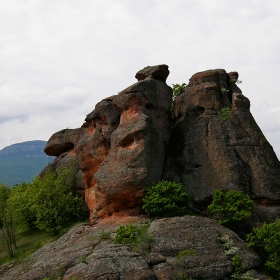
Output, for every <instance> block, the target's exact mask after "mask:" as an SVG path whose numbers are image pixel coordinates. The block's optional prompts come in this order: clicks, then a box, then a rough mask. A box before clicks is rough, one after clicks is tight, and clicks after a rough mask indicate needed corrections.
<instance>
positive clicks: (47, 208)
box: [8, 169, 88, 235]
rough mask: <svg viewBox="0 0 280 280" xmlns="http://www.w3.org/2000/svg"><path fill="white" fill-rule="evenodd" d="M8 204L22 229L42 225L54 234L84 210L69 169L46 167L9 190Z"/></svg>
mask: <svg viewBox="0 0 280 280" xmlns="http://www.w3.org/2000/svg"><path fill="white" fill-rule="evenodd" d="M8 204H9V205H10V207H11V208H12V209H13V212H14V213H15V216H16V217H17V221H16V222H17V224H18V225H19V226H20V227H21V228H22V229H26V228H27V229H35V228H37V229H43V230H46V231H48V232H50V233H52V234H54V235H56V234H57V233H58V232H59V230H60V229H61V228H62V227H64V226H66V225H67V223H70V222H71V223H73V222H76V221H80V220H84V219H85V218H86V217H87V216H88V210H87V207H86V204H85V202H84V200H83V199H82V197H81V196H80V195H78V194H77V193H76V191H75V185H74V177H73V172H72V171H71V170H70V169H60V170H51V169H50V170H49V171H48V172H47V173H46V174H45V176H44V177H43V178H40V177H36V178H34V180H33V181H32V182H31V183H29V184H26V183H22V184H21V185H19V186H16V187H14V188H13V189H12V190H11V195H10V197H9V201H8Z"/></svg>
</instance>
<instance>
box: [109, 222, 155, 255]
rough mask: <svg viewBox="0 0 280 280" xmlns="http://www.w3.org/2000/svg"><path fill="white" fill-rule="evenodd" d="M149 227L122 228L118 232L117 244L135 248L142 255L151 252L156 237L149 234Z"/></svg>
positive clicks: (129, 226)
mask: <svg viewBox="0 0 280 280" xmlns="http://www.w3.org/2000/svg"><path fill="white" fill-rule="evenodd" d="M148 229H149V225H144V226H136V225H128V226H120V227H119V228H118V229H117V231H116V237H115V240H114V243H115V244H128V245H132V247H134V249H135V251H137V252H139V253H141V254H142V255H147V254H148V253H149V252H150V248H151V243H152V241H153V240H154V237H153V236H152V235H151V234H150V233H149V232H148Z"/></svg>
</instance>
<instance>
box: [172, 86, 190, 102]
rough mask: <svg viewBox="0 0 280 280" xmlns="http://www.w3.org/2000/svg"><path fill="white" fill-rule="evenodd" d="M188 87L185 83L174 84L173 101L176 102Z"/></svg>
mask: <svg viewBox="0 0 280 280" xmlns="http://www.w3.org/2000/svg"><path fill="white" fill-rule="evenodd" d="M186 86H187V85H186V84H185V83H183V84H181V85H180V84H172V91H173V96H172V100H174V99H175V98H176V97H177V96H178V95H179V94H180V93H181V92H182V91H183V89H184V88H185V87H186Z"/></svg>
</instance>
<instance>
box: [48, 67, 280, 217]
mask: <svg viewBox="0 0 280 280" xmlns="http://www.w3.org/2000/svg"><path fill="white" fill-rule="evenodd" d="M168 74H169V70H168V66H167V65H158V66H153V67H150V66H148V67H145V68H144V69H143V70H141V71H139V72H137V74H136V78H137V79H138V82H137V83H135V84H133V85H131V86H130V87H128V88H126V89H125V90H123V91H122V92H120V93H119V94H118V95H114V96H111V97H109V98H105V99H103V100H102V101H101V102H99V103H98V104H97V105H96V107H95V109H94V110H93V111H92V112H91V113H90V114H88V115H87V117H86V119H85V122H84V124H83V125H82V127H81V128H78V129H66V130H62V131H60V132H57V133H55V134H54V135H53V136H52V137H51V138H50V140H49V141H48V143H47V146H46V147H45V152H46V153H47V154H48V155H50V156H57V158H56V160H55V162H54V164H53V165H54V166H60V165H63V166H69V165H70V164H73V165H74V166H75V168H76V169H75V170H76V171H75V172H76V173H77V185H78V188H79V189H80V190H83V192H84V194H85V200H86V202H87V204H88V207H89V209H90V219H91V220H94V219H96V218H98V217H99V218H102V217H109V216H112V215H114V216H123V215H137V214H139V213H141V206H142V197H143V190H144V189H145V188H146V187H147V186H148V185H150V184H151V183H153V182H157V181H160V180H162V179H168V180H174V181H177V182H182V183H183V184H184V186H185V187H186V189H187V191H188V193H189V194H190V195H191V196H192V198H193V207H194V209H197V210H199V211H201V212H203V211H204V210H205V209H206V206H207V205H208V204H209V201H210V200H211V196H212V195H213V193H214V191H215V189H222V190H229V189H235V190H242V191H243V192H245V193H248V194H249V195H250V196H251V197H252V198H253V199H254V201H255V203H256V211H255V215H256V219H259V220H261V221H264V220H269V219H270V220H273V219H275V217H277V216H278V217H279V215H280V165H279V161H278V159H277V157H276V155H275V153H274V151H273V148H272V147H271V145H270V144H269V143H268V141H267V140H266V138H265V137H264V135H263V134H262V132H261V130H260V128H259V127H258V125H257V124H256V122H255V120H254V118H253V116H252V115H251V113H250V101H249V100H248V98H246V97H245V96H244V95H243V94H242V92H241V90H240V89H239V88H238V87H237V81H238V73H237V72H231V73H226V71H225V70H221V69H218V70H208V71H205V72H200V73H197V74H195V75H193V76H192V77H191V79H190V81H189V84H188V85H187V86H186V87H185V88H184V90H183V91H182V92H181V93H180V94H179V95H178V96H177V97H176V98H175V100H174V102H173V105H172V89H171V88H170V87H169V86H168V85H167V84H166V79H167V76H168ZM171 108H172V109H171ZM222 108H229V109H228V112H229V113H228V118H227V119H224V120H222V119H221V117H220V116H219V112H220V110H221V109H222Z"/></svg>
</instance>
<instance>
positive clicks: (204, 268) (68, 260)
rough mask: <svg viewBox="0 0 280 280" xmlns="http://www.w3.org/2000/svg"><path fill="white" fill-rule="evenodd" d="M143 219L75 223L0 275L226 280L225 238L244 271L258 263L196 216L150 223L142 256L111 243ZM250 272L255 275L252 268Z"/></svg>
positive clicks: (7, 279) (5, 279) (25, 279)
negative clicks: (147, 249)
mask: <svg viewBox="0 0 280 280" xmlns="http://www.w3.org/2000/svg"><path fill="white" fill-rule="evenodd" d="M148 222H149V221H148V220H147V218H143V217H134V218H132V217H130V218H129V217H128V218H122V219H121V218H119V219H110V218H109V219H105V220H102V221H99V222H98V223H97V224H94V225H77V226H75V227H73V228H72V229H71V230H69V231H68V232H67V233H65V234H64V235H63V236H62V237H60V238H59V239H58V240H57V241H55V242H52V243H50V244H47V245H45V246H44V247H42V248H41V249H39V250H38V251H36V252H35V253H33V254H32V255H31V256H30V257H29V258H27V259H26V260H25V261H23V262H22V263H21V264H20V265H18V266H14V267H12V268H9V267H6V268H5V269H4V268H3V270H2V272H3V273H2V274H1V276H0V279H1V280H14V279H17V280H39V279H40V280H42V279H43V278H44V277H49V278H50V279H57V278H58V277H62V279H63V280H70V279H71V278H72V277H76V279H77V280H85V279H88V280H89V279H90V280H98V279H99V280H100V279H114V280H139V279H143V280H144V279H146V280H148V279H159V280H165V279H172V277H175V276H177V275H178V274H180V273H183V274H184V275H188V276H189V277H191V279H193V280H198V279H207V280H218V279H227V278H226V277H230V275H231V274H232V273H233V266H232V261H231V259H232V257H233V255H229V254H228V251H226V250H225V245H224V243H223V242H222V241H221V240H222V238H223V237H225V236H227V238H228V239H229V240H230V242H231V243H232V247H235V251H237V252H238V253H239V254H240V255H241V257H242V260H243V263H244V264H245V265H246V267H247V269H248V270H250V269H252V268H255V267H256V266H257V265H258V264H259V263H260V260H259V257H258V256H257V255H256V254H255V253H254V252H253V251H251V250H250V249H249V248H247V246H246V244H245V242H244V241H242V240H241V239H240V238H239V237H238V236H237V235H236V234H235V233H234V232H232V231H230V230H229V229H227V228H225V227H223V226H221V225H219V224H218V223H217V222H216V221H214V220H211V219H208V218H204V217H197V216H184V217H174V218H165V219H159V220H155V221H153V222H151V224H150V228H149V234H152V235H153V236H154V240H153V241H152V243H151V252H150V253H149V254H147V255H145V254H144V255H142V254H140V253H139V252H136V251H135V248H134V247H131V246H126V245H119V244H114V243H113V240H112V239H113V237H114V236H115V232H116V229H117V228H118V227H119V226H120V225H125V224H131V223H136V224H138V225H143V224H147V223H148ZM104 232H111V234H110V237H108V238H106V239H104V238H103V239H102V238H101V236H102V235H101V234H102V233H104ZM184 250H189V251H188V253H186V254H185V255H183V256H182V257H181V258H178V257H177V256H178V254H179V252H181V251H184ZM5 270H7V271H6V272H4V271H5ZM0 271H1V268H0ZM254 274H255V275H260V274H259V273H258V272H257V271H254ZM262 277H263V278H259V279H260V280H261V279H262V280H268V278H267V277H266V276H262ZM256 279H257V278H256Z"/></svg>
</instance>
